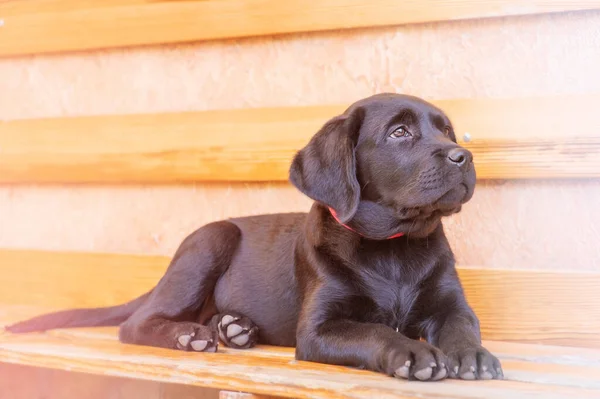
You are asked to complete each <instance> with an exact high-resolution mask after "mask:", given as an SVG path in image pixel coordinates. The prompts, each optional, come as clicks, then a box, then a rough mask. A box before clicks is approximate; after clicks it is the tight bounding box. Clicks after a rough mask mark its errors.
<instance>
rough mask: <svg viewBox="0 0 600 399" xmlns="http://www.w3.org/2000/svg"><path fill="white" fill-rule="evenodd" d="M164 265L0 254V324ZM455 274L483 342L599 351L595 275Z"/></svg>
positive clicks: (82, 300)
mask: <svg viewBox="0 0 600 399" xmlns="http://www.w3.org/2000/svg"><path fill="white" fill-rule="evenodd" d="M168 262H169V259H168V258H165V257H156V256H147V257H146V256H133V255H107V254H85V253H52V252H36V251H9V250H4V251H0V275H1V276H2V280H1V282H0V318H1V319H4V320H8V321H11V322H15V321H18V320H20V319H23V318H28V317H30V316H33V315H36V314H39V313H40V312H43V311H47V310H51V309H62V308H70V307H90V306H91V307H94V306H107V305H116V304H119V303H123V302H126V301H129V300H130V299H133V298H134V297H137V296H139V295H140V294H142V293H144V292H146V291H147V290H149V289H150V288H152V287H153V286H154V285H155V284H156V282H158V280H159V279H160V277H161V276H162V275H163V272H164V270H165V269H166V266H167V264H168ZM459 274H460V278H461V281H462V283H463V286H464V288H465V292H466V295H467V299H468V300H469V302H470V304H471V305H472V306H473V308H474V309H475V312H476V313H477V315H478V317H479V319H480V321H481V328H482V334H483V337H484V339H488V340H495V341H519V342H531V343H547V344H556V345H571V346H587V347H596V348H600V291H599V290H598V287H599V286H600V273H571V272H568V271H564V272H539V271H525V270H489V269H487V270H486V269H471V268H460V269H459ZM3 304H4V305H10V307H4V308H3V307H2V305H3ZM40 308H42V309H40Z"/></svg>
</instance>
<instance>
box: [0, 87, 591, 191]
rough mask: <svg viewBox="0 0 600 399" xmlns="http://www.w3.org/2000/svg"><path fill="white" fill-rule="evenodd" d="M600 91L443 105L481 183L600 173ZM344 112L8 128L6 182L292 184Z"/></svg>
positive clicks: (3, 164) (2, 157)
mask: <svg viewBox="0 0 600 399" xmlns="http://www.w3.org/2000/svg"><path fill="white" fill-rule="evenodd" d="M599 102H600V95H582V96H561V97H544V98H522V99H470V100H445V101H434V103H435V104H436V105H438V106H439V107H441V108H442V109H444V110H445V111H446V112H447V113H448V114H449V115H450V117H451V118H452V119H453V121H454V124H455V126H456V130H457V134H458V136H459V138H461V139H462V137H463V136H464V133H469V134H470V135H471V137H472V140H471V141H470V142H468V143H464V144H465V146H467V147H469V148H470V149H471V150H473V152H474V155H475V162H476V168H477V173H478V177H479V178H482V179H487V178H517V179H518V178H564V177H600V120H599V119H598V118H596V117H595V115H596V109H595V107H596V104H598V103H599ZM344 108H345V106H316V107H299V108H266V109H242V110H230V111H209V112H195V113H194V112H192V113H174V114H149V115H120V116H118V115H115V116H93V117H80V118H65V119H60V118H59V119H36V120H15V121H5V122H4V123H1V122H0V183H185V182H194V181H277V180H287V176H288V168H289V164H290V161H291V158H292V157H293V155H294V153H295V152H296V151H297V150H298V149H300V148H302V147H303V146H304V145H305V144H306V143H307V142H308V140H309V139H310V137H311V136H312V135H313V134H315V133H316V132H317V130H318V129H319V128H320V127H321V126H322V124H323V123H324V122H325V121H327V120H328V119H329V118H331V117H333V116H335V115H337V114H339V113H341V112H342V111H343V110H344Z"/></svg>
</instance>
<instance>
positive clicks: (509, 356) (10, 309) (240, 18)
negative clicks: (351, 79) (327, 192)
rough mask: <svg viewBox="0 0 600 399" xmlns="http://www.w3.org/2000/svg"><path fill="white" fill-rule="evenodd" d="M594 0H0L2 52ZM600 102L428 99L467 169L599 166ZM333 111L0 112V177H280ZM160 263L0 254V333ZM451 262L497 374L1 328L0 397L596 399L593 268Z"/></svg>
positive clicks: (599, 277)
mask: <svg viewBox="0 0 600 399" xmlns="http://www.w3.org/2000/svg"><path fill="white" fill-rule="evenodd" d="M598 8H600V0H582V1H568V2H567V1H561V0H536V1H530V2H523V1H520V0H487V1H478V0H464V1H439V0H423V1H419V2H417V1H397V0H324V1H313V2H310V1H302V0H285V1H283V0H186V1H156V0H103V1H95V0H90V1H81V0H30V1H0V57H11V56H22V55H28V54H43V53H61V52H73V51H86V50H94V49H105V48H116V47H126V46H142V45H143V46H146V45H165V44H174V43H185V42H191V41H198V40H219V39H225V38H242V37H251V36H265V35H275V34H289V33H298V32H314V31H325V30H336V29H349V28H366V27H375V26H389V25H398V24H407V23H422V22H429V21H443V20H457V19H464V18H484V17H492V16H515V15H526V14H534V13H547V12H563V11H577V10H587V9H598ZM117 20H118V21H119V23H118V24H115V21H117ZM599 101H600V96H599V95H598V94H594V95H575V96H560V97H543V98H519V99H516V98H508V99H494V100H492V99H450V100H444V101H436V104H437V105H439V106H440V107H442V108H443V109H444V110H445V111H447V113H448V114H449V115H450V117H451V118H452V120H453V121H454V124H455V126H456V129H457V132H458V137H459V140H460V141H461V143H462V144H464V145H465V146H467V147H469V148H470V149H471V150H472V151H473V152H474V153H475V158H476V160H477V171H478V178H479V179H498V178H500V179H535V178H546V179H547V178H551V179H557V178H598V177H600V134H599V133H598V132H599V131H600V122H598V118H597V117H596V113H597V110H596V108H597V104H598V103H599ZM344 107H345V105H338V106H329V105H328V106H315V107H299V108H270V109H242V110H235V111H229V110H222V111H211V112H187V113H170V114H142V115H102V116H93V117H80V118H57V119H36V120H11V121H6V120H4V121H2V120H0V183H2V184H12V185H18V184H32V183H34V184H74V183H85V184H112V185H114V184H125V185H129V184H138V183H143V184H185V183H191V182H198V181H204V182H206V181H218V182H223V181H227V182H232V181H236V182H248V181H284V180H286V179H287V169H288V166H289V160H290V159H291V157H292V155H293V153H294V152H295V151H296V150H297V149H298V148H300V147H301V146H302V145H304V144H305V143H306V141H307V140H308V138H309V137H310V136H311V135H312V134H313V133H314V132H315V131H316V130H317V129H318V128H319V127H320V126H321V125H322V124H323V123H324V122H325V121H326V120H327V119H328V118H330V117H331V116H333V115H335V114H337V113H339V112H341V111H342V110H343V108H344ZM498 120H502V123H498ZM574 121H576V123H577V128H576V129H573V126H574ZM240 125H243V126H244V134H243V135H240V134H237V133H238V130H237V127H238V126H240ZM167 133H168V134H167ZM56 143H60V145H56ZM0 223H1V221H0ZM167 263H168V259H167V258H164V257H153V256H133V255H124V254H90V253H52V252H39V251H18V250H0V276H1V277H0V326H2V325H4V324H8V323H12V322H15V321H17V320H21V319H24V318H28V317H31V316H34V315H37V314H41V313H45V312H48V311H52V310H58V309H64V308H71V307H92V306H107V305H114V304H118V303H122V302H125V301H127V300H129V299H131V298H133V297H135V296H137V295H140V294H141V293H143V292H145V291H146V290H147V289H148V288H150V287H152V286H153V285H154V284H156V282H157V281H158V279H159V278H160V277H161V276H162V273H163V271H164V269H165V267H166V265H167ZM507 266H509V265H507ZM521 266H522V265H521ZM459 272H460V277H461V279H462V281H463V284H464V286H465V290H466V293H467V296H468V299H469V301H470V303H471V305H472V306H473V307H474V309H475V311H476V313H477V314H478V316H479V317H480V319H481V323H482V334H483V337H484V340H485V341H486V342H485V344H486V345H487V347H488V348H489V349H490V350H492V351H493V352H494V353H495V354H497V355H498V356H499V357H500V359H501V360H502V362H503V365H504V368H505V375H506V380H504V381H478V382H465V381H455V380H446V381H443V382H440V383H419V382H406V381H401V380H398V379H394V378H389V377H386V376H383V375H380V374H376V373H371V372H367V371H361V370H355V369H350V368H346V367H337V366H331V365H323V364H316V363H307V362H297V361H295V360H294V356H293V348H275V347H258V348H255V349H252V350H247V351H236V350H231V349H228V348H225V347H221V349H220V351H219V353H216V354H203V353H184V352H179V351H170V350H163V349H157V348H149V347H142V346H129V345H123V344H120V343H119V342H118V341H117V338H116V328H97V329H71V330H55V331H50V332H47V333H43V334H27V335H12V334H8V333H6V332H4V331H2V330H1V329H0V398H4V397H7V398H10V399H21V398H27V399H30V398H32V397H40V398H42V397H46V396H47V395H48V394H49V393H50V394H52V395H51V396H53V397H61V398H62V397H73V398H82V397H84V398H93V399H100V398H106V397H112V396H120V397H126V398H128V399H129V398H140V399H141V398H143V399H150V398H156V399H159V398H160V399H168V398H177V399H179V398H182V397H194V398H199V397H202V398H216V397H221V398H248V399H249V398H259V397H260V398H263V399H264V398H267V397H294V398H316V397H328V398H388V397H389V398H392V397H394V398H398V397H401V398H455V399H458V398H490V399H495V398H498V399H500V398H507V397H508V398H512V397H515V398H521V397H538V398H557V399H558V398H560V399H562V398H565V397H572V398H599V397H600V290H599V289H598V287H600V273H583V272H582V273H578V272H567V271H561V272H542V271H527V270H509V269H502V270H490V269H478V268H472V267H463V268H461V269H460V270H459ZM4 395H6V396H4Z"/></svg>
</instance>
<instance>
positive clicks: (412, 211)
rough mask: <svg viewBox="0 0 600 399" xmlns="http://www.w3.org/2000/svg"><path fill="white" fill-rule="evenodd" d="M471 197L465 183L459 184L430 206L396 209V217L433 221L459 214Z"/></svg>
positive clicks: (470, 192)
mask: <svg viewBox="0 0 600 399" xmlns="http://www.w3.org/2000/svg"><path fill="white" fill-rule="evenodd" d="M471 196H472V190H469V187H468V186H467V185H466V184H465V183H460V184H459V185H457V186H455V187H453V188H452V189H450V190H448V191H446V192H445V193H444V194H442V195H441V196H440V197H439V198H437V199H435V200H434V201H432V202H431V203H430V204H426V205H421V206H415V207H406V208H400V209H397V216H398V218H399V219H402V220H419V221H433V220H435V219H439V218H441V217H443V216H449V215H451V214H453V213H456V212H459V211H460V209H461V206H462V205H463V204H464V203H465V202H467V201H468V200H469V199H470V198H471Z"/></svg>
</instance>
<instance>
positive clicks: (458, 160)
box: [448, 148, 473, 167]
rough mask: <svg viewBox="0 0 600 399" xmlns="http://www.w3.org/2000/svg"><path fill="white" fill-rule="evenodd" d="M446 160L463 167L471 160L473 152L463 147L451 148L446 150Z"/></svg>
mask: <svg viewBox="0 0 600 399" xmlns="http://www.w3.org/2000/svg"><path fill="white" fill-rule="evenodd" d="M448 160H449V161H450V162H452V163H453V164H455V165H457V166H459V167H463V166H465V165H468V164H470V163H471V161H473V154H471V152H470V151H469V150H466V149H464V148H453V149H451V150H450V151H448Z"/></svg>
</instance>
